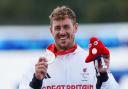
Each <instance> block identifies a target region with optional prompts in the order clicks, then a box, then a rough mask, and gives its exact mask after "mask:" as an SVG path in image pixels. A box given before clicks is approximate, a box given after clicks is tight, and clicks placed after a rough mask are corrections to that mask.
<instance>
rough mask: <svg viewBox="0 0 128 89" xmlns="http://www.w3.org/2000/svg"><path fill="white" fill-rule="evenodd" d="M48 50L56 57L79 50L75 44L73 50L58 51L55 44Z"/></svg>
mask: <svg viewBox="0 0 128 89" xmlns="http://www.w3.org/2000/svg"><path fill="white" fill-rule="evenodd" d="M47 49H48V50H50V51H51V52H53V53H54V54H55V56H60V55H65V54H68V53H72V52H74V51H75V50H76V49H77V44H75V45H74V46H73V47H72V48H70V49H67V50H64V51H58V50H57V49H56V47H55V44H50V45H49V46H48V48H47Z"/></svg>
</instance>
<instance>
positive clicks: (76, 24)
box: [74, 23, 78, 33]
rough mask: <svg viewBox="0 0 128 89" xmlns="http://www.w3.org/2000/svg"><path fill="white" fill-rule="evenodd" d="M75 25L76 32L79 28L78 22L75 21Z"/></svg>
mask: <svg viewBox="0 0 128 89" xmlns="http://www.w3.org/2000/svg"><path fill="white" fill-rule="evenodd" d="M74 25H75V26H74V28H75V33H76V32H77V30H78V23H75V24H74Z"/></svg>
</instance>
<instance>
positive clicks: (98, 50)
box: [85, 37, 110, 68]
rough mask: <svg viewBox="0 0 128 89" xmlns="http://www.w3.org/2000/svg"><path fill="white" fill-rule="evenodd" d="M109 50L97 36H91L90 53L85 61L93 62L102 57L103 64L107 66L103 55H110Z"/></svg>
mask: <svg viewBox="0 0 128 89" xmlns="http://www.w3.org/2000/svg"><path fill="white" fill-rule="evenodd" d="M109 55H110V53H109V50H108V49H107V48H106V47H105V45H104V44H103V43H102V42H101V41H100V40H99V39H98V38H96V37H91V38H90V42H89V55H88V56H87V58H86V59H85V62H86V63H88V62H91V61H95V60H98V59H99V60H100V59H101V65H102V67H103V68H106V66H105V63H104V60H102V58H103V57H109Z"/></svg>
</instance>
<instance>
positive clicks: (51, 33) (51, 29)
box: [49, 26, 52, 34]
mask: <svg viewBox="0 0 128 89" xmlns="http://www.w3.org/2000/svg"><path fill="white" fill-rule="evenodd" d="M49 30H50V33H51V34H52V26H50V28H49Z"/></svg>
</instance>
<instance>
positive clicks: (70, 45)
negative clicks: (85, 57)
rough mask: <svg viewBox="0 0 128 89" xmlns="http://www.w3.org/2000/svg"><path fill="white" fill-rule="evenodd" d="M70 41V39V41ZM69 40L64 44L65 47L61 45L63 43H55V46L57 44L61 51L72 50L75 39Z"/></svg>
mask: <svg viewBox="0 0 128 89" xmlns="http://www.w3.org/2000/svg"><path fill="white" fill-rule="evenodd" d="M69 40H70V39H69ZM69 40H68V42H66V43H64V45H63V44H61V43H59V42H55V44H56V46H57V47H58V48H59V49H61V50H66V49H69V48H71V47H72V46H73V45H74V43H75V42H74V37H73V38H72V39H71V40H70V41H69Z"/></svg>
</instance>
